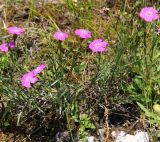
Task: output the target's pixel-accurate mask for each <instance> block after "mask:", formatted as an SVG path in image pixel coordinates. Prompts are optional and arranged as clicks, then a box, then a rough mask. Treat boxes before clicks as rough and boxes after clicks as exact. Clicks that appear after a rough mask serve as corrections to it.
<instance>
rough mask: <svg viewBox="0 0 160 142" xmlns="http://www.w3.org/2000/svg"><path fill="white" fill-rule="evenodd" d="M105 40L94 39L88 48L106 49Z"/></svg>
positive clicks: (99, 50)
mask: <svg viewBox="0 0 160 142" xmlns="http://www.w3.org/2000/svg"><path fill="white" fill-rule="evenodd" d="M107 45H108V43H107V42H105V41H103V40H102V39H95V40H93V41H92V42H91V43H90V44H89V48H90V49H91V51H92V52H104V51H106V50H107V49H106V46H107Z"/></svg>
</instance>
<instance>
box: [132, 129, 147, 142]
mask: <svg viewBox="0 0 160 142" xmlns="http://www.w3.org/2000/svg"><path fill="white" fill-rule="evenodd" d="M135 138H136V140H137V142H149V136H148V133H147V132H143V131H136V132H135Z"/></svg>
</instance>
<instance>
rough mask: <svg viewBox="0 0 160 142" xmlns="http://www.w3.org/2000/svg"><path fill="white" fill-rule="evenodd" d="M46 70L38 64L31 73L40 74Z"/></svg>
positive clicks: (44, 66)
mask: <svg viewBox="0 0 160 142" xmlns="http://www.w3.org/2000/svg"><path fill="white" fill-rule="evenodd" d="M45 68H46V65H45V64H40V65H39V66H38V67H36V68H35V69H34V70H33V72H34V73H35V74H38V73H41V72H42V71H43V70H44V69H45Z"/></svg>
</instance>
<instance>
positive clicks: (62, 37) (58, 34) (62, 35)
mask: <svg viewBox="0 0 160 142" xmlns="http://www.w3.org/2000/svg"><path fill="white" fill-rule="evenodd" d="M53 38H54V39H56V40H60V41H64V40H65V39H66V38H68V34H67V33H65V32H61V31H58V32H55V33H54V34H53Z"/></svg>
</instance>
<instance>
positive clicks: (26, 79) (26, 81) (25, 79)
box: [21, 71, 38, 88]
mask: <svg viewBox="0 0 160 142" xmlns="http://www.w3.org/2000/svg"><path fill="white" fill-rule="evenodd" d="M37 81H38V78H37V77H36V75H35V73H34V72H33V71H30V72H28V73H25V74H23V76H22V78H21V85H22V86H23V87H26V88H31V84H33V83H36V82H37Z"/></svg>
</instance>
